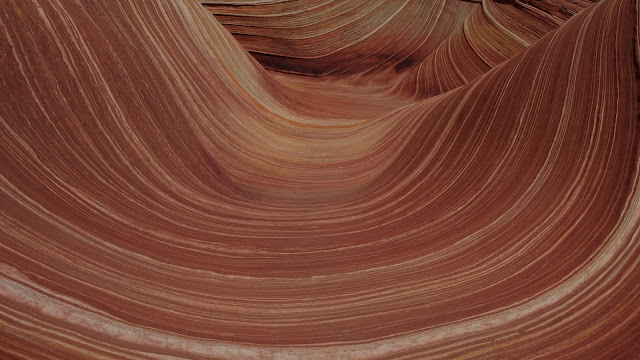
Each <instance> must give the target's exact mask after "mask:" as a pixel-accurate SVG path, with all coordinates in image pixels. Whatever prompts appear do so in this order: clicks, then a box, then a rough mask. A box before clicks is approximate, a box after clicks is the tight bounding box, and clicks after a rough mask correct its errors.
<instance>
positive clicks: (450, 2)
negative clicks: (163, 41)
mask: <svg viewBox="0 0 640 360" xmlns="http://www.w3.org/2000/svg"><path fill="white" fill-rule="evenodd" d="M200 2H201V3H202V4H203V5H204V6H205V7H206V8H207V9H208V10H209V11H210V12H211V13H212V14H214V15H215V17H216V19H218V20H219V21H220V22H221V23H222V25H224V26H225V27H226V28H227V29H228V30H229V31H231V33H232V34H234V36H235V37H236V39H238V41H239V42H240V43H241V44H242V46H243V47H244V48H245V49H247V50H249V51H250V52H251V53H252V54H253V55H254V56H255V57H256V59H257V60H258V61H260V63H262V64H263V65H264V66H265V67H268V68H272V69H276V70H281V71H286V72H292V73H298V74H306V75H328V74H333V75H341V74H342V75H352V74H366V73H374V74H378V73H379V72H386V71H390V70H394V69H396V70H402V69H405V68H408V67H411V66H413V65H415V64H416V63H418V62H420V61H422V60H423V59H424V58H425V57H426V56H427V55H428V54H430V53H431V52H432V51H433V50H434V49H435V48H436V47H437V46H438V44H440V43H441V42H442V41H444V40H445V39H446V38H447V37H448V36H449V35H450V34H451V33H452V32H453V31H454V30H455V29H456V28H458V27H459V26H460V25H461V24H462V22H463V21H464V19H465V18H466V17H467V15H468V14H469V13H470V12H471V11H472V10H473V9H474V8H476V7H477V6H478V4H477V3H474V2H470V1H462V0H429V1H423V0H398V1H385V0H349V1H343V0H321V1H315V0H288V1H258V2H251V1H249V2H247V1H244V0H232V1H219V0H217V1H212V0H200Z"/></svg>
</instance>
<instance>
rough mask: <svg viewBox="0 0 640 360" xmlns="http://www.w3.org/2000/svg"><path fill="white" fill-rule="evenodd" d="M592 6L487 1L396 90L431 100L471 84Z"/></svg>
mask: <svg viewBox="0 0 640 360" xmlns="http://www.w3.org/2000/svg"><path fill="white" fill-rule="evenodd" d="M591 4H592V2H589V1H585V2H578V3H568V2H567V3H563V2H559V3H556V4H553V5H551V4H549V3H548V2H543V1H529V2H521V1H512V2H497V1H493V0H483V1H482V6H481V7H478V8H476V9H475V10H474V11H473V12H472V13H471V14H470V15H469V17H468V18H467V19H466V20H465V22H464V24H463V25H462V26H461V27H460V28H458V29H457V30H456V31H455V32H454V33H453V34H451V36H449V38H448V39H447V40H446V41H445V42H443V43H441V44H440V46H438V48H437V49H435V50H434V51H433V52H432V53H430V54H429V56H427V57H426V58H425V59H424V60H423V61H422V62H420V63H419V64H418V65H417V66H415V67H413V68H411V70H410V71H408V72H406V73H404V74H402V76H400V77H399V78H397V80H396V83H395V84H394V89H393V91H394V92H396V93H405V94H409V95H412V96H416V97H418V98H428V97H431V96H435V95H438V94H442V93H445V92H447V91H450V90H452V89H455V88H457V87H459V86H462V85H464V84H467V83H469V82H470V81H471V80H473V79H475V78H477V77H478V76H480V75H482V74H484V73H486V72H487V71H489V70H490V69H493V68H494V67H496V66H498V65H499V64H501V63H503V62H504V61H506V60H507V59H509V58H511V57H513V56H515V55H517V54H519V53H521V52H522V51H523V50H524V49H526V48H527V47H529V46H531V45H532V44H533V43H535V42H536V41H538V40H539V39H540V38H541V37H542V36H544V35H546V34H547V33H548V32H549V31H551V30H553V29H555V28H557V27H558V26H560V25H562V24H563V23H564V21H566V20H567V19H568V18H569V17H570V16H572V15H573V14H575V13H576V12H578V11H580V10H583V9H585V8H586V7H588V6H589V5H591Z"/></svg>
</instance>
